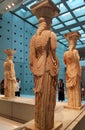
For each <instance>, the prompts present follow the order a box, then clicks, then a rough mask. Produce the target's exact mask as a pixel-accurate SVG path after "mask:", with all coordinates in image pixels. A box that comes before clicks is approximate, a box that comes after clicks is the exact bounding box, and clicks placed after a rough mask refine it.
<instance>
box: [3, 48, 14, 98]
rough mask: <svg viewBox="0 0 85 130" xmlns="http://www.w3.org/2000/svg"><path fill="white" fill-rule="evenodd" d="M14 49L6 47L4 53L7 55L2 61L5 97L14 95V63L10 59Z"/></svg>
mask: <svg viewBox="0 0 85 130" xmlns="http://www.w3.org/2000/svg"><path fill="white" fill-rule="evenodd" d="M15 52H16V51H15V50H11V49H6V50H4V53H5V54H6V55H7V59H6V61H5V62H4V89H5V97H7V98H12V97H14V96H15V87H16V76H15V70H14V63H13V61H12V57H13V54H14V53H15Z"/></svg>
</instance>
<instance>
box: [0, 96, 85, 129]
mask: <svg viewBox="0 0 85 130" xmlns="http://www.w3.org/2000/svg"><path fill="white" fill-rule="evenodd" d="M21 97H26V98H34V96H33V95H32V96H31V95H23V94H21ZM56 101H57V99H56ZM57 102H58V101H57ZM64 102H67V98H65V101H64ZM64 102H63V103H64ZM58 104H62V102H60V103H59V102H58ZM82 104H85V100H82ZM20 124H21V123H18V122H15V121H13V120H9V119H6V118H3V117H0V130H13V129H14V128H17V127H18V126H20Z"/></svg>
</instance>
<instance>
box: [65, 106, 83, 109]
mask: <svg viewBox="0 0 85 130" xmlns="http://www.w3.org/2000/svg"><path fill="white" fill-rule="evenodd" d="M83 107H84V105H81V106H80V107H72V106H68V105H66V106H64V108H68V109H75V110H81V109H82V108H83Z"/></svg>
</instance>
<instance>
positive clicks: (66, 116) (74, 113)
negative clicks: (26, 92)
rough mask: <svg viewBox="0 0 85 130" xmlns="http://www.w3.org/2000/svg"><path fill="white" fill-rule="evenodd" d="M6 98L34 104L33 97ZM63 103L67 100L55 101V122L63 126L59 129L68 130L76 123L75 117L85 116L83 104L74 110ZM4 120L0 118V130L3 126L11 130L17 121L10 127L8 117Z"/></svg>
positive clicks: (15, 126)
mask: <svg viewBox="0 0 85 130" xmlns="http://www.w3.org/2000/svg"><path fill="white" fill-rule="evenodd" d="M1 97H3V96H1ZM1 97H0V98H1ZM3 100H7V99H3ZM8 100H10V101H14V102H21V103H24V102H25V103H29V104H34V97H33V98H31V97H30V98H25V97H16V98H14V99H8ZM82 103H83V105H84V104H85V102H84V101H82ZM65 105H67V102H56V107H55V122H61V123H63V126H62V127H61V129H59V130H68V127H70V125H71V124H73V123H74V126H75V125H76V123H77V121H76V119H77V117H80V116H83V115H84V116H85V106H84V107H83V108H82V109H81V110H74V109H67V108H64V106H65ZM82 114H83V115H82ZM1 118H2V117H1ZM5 120H6V121H5ZM5 120H3V122H1V120H0V130H5V129H2V128H3V127H5V126H6V127H8V128H9V129H7V128H6V130H13V129H14V128H17V122H15V124H13V127H10V121H9V120H8V119H5ZM5 122H6V123H5ZM3 124H5V125H3ZM11 124H12V123H11ZM18 126H19V125H18ZM82 130H83V129H82Z"/></svg>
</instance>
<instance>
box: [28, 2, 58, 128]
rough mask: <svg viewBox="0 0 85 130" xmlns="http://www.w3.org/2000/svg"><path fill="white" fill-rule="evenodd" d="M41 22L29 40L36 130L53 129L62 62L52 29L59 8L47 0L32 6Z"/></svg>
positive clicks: (33, 11)
mask: <svg viewBox="0 0 85 130" xmlns="http://www.w3.org/2000/svg"><path fill="white" fill-rule="evenodd" d="M31 10H32V13H33V14H34V15H36V16H37V18H38V21H39V26H38V29H37V31H36V33H35V35H34V36H33V37H32V38H31V41H30V69H31V71H32V73H33V75H34V93H35V128H34V129H35V130H52V128H54V109H55V104H56V84H57V77H58V70H59V62H58V58H57V56H56V48H57V40H56V35H55V33H54V32H52V31H51V30H50V27H51V21H52V18H53V17H55V16H57V15H58V13H59V10H58V8H57V7H56V6H55V5H54V4H53V3H52V2H51V1H48V0H45V1H41V2H39V3H38V4H36V5H34V6H32V7H31Z"/></svg>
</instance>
